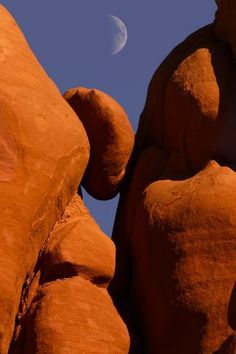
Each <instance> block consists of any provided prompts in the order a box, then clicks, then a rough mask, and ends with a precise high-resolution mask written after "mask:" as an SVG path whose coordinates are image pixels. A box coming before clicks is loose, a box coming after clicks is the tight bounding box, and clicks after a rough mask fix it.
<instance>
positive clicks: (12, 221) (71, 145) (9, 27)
mask: <svg viewBox="0 0 236 354" xmlns="http://www.w3.org/2000/svg"><path fill="white" fill-rule="evenodd" d="M0 17H1V21H0V62H1V65H0V77H1V87H0V116H1V121H0V171H1V172H0V200H1V214H0V226H1V247H0V269H1V272H0V317H1V322H0V352H1V353H2V354H5V353H7V352H8V346H9V344H10V341H11V338H12V334H13V331H14V326H15V317H16V314H17V311H18V305H19V299H20V295H21V290H22V286H23V284H24V283H25V282H27V279H28V278H30V277H31V273H32V270H33V268H34V265H35V263H36V261H37V257H38V252H39V250H40V248H41V246H42V244H43V243H44V241H45V239H46V238H47V237H48V234H49V232H50V231H51V229H52V228H53V226H54V224H55V222H56V221H57V219H58V217H59V216H60V215H61V213H62V212H63V210H64V208H65V206H66V204H67V203H68V201H69V200H70V198H71V196H72V195H73V193H74V192H75V190H76V189H77V187H78V184H79V182H80V180H81V178H82V175H83V173H84V170H85V168H86V165H87V161H88V157H89V146H88V141H87V137H86V133H85V132H84V129H83V126H82V124H81V123H80V122H79V120H78V118H77V117H76V115H75V114H74V112H73V110H72V109H71V108H70V107H69V106H68V105H67V104H66V103H65V101H64V99H63V98H62V97H61V95H60V92H59V91H58V89H57V88H56V87H55V85H54V83H53V82H52V81H51V80H50V79H49V78H48V77H47V75H46V73H45V72H44V70H43V69H42V68H41V66H40V65H39V63H38V62H37V60H36V59H35V57H34V55H33V54H32V52H31V50H30V48H29V47H28V45H27V43H26V41H25V39H24V37H23V35H22V33H21V32H20V30H19V28H18V27H17V25H16V23H15V21H14V20H13V18H12V17H11V16H10V14H9V13H8V12H7V11H6V10H5V9H4V8H3V6H0Z"/></svg>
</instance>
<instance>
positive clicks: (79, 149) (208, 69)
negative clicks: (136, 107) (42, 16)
mask: <svg viewBox="0 0 236 354" xmlns="http://www.w3.org/2000/svg"><path fill="white" fill-rule="evenodd" d="M217 3H218V6H219V8H218V12H217V16H216V20H215V22H214V24H212V25H209V26H206V27H204V28H202V29H200V30H199V31H197V32H195V33H194V34H192V35H191V36H190V37H188V38H187V39H186V40H185V41H184V42H183V43H181V44H180V45H179V46H178V47H176V48H175V49H174V50H173V51H172V52H171V53H170V55H169V56H168V57H167V58H166V59H165V61H164V62H163V63H162V64H161V66H160V67H159V68H158V69H157V71H156V73H155V74H154V76H153V78H152V80H151V83H150V86H149V90H148V96H147V101H146V105H145V107H144V111H143V113H142V114H141V118H140V122H139V127H138V131H137V134H136V140H135V145H134V149H133V143H134V134H133V131H132V128H131V126H130V123H129V120H128V117H127V115H126V113H125V112H124V110H123V109H122V107H121V106H120V105H119V104H118V103H117V102H116V101H115V100H114V99H113V98H111V97H110V96H108V95H107V94H105V93H103V92H101V91H99V90H96V89H93V90H91V89H87V88H81V87H78V88H75V89H70V90H69V91H67V92H66V94H65V95H64V98H63V97H61V95H60V93H59V91H58V89H57V88H56V86H55V84H54V83H53V82H52V81H51V80H50V79H49V78H48V77H47V75H46V73H45V72H44V70H43V69H42V67H41V66H40V64H39V63H38V62H37V60H36V58H35V57H34V55H33V53H32V52H31V50H30V48H29V47H28V45H27V43H26V41H25V39H24V36H23V35H22V33H21V31H20V30H19V28H18V26H17V25H16V23H15V21H14V20H13V18H12V17H11V15H10V14H9V13H8V12H7V11H6V10H5V9H4V7H3V6H0V17H1V22H0V62H1V67H0V75H1V79H2V80H1V87H0V113H1V115H0V167H1V172H0V192H1V193H0V200H1V214H0V224H1V234H0V235H1V236H0V240H1V244H0V256H1V257H0V269H1V273H0V315H1V321H0V353H1V354H7V353H9V354H34V353H35V354H36V353H37V354H45V353H47V354H66V353H73V354H77V353H78V354H81V353H85V354H86V353H97V354H105V353H106V354H128V353H134V354H144V353H147V354H180V353H181V354H235V353H236V332H235V331H236V239H235V230H236V202H235V200H236V173H235V172H236V154H235V149H236V140H235V132H236V123H235V114H236V107H235V99H236V96H235V92H236V91H235V82H236V75H235V56H236V49H235V48H236V31H235V25H234V16H233V15H234V13H235V12H234V9H235V4H234V1H233V0H227V1H226V0H218V1H217ZM66 101H67V102H66ZM68 103H69V104H68ZM70 106H71V107H70ZM132 149H133V151H132ZM130 156H131V157H130ZM80 185H83V186H84V187H85V188H86V190H87V191H88V192H89V193H90V194H91V195H92V196H94V197H96V198H98V199H109V198H112V197H114V196H115V195H116V194H117V193H118V192H119V191H121V196H120V202H119V207H118V210H117V215H116V221H115V225H114V230H113V240H114V242H115V245H116V252H115V247H114V244H113V242H112V241H111V240H110V239H109V238H107V237H106V235H105V234H104V233H103V232H102V231H101V229H100V228H99V226H98V225H97V223H96V222H95V220H94V219H93V217H92V216H91V215H90V213H89V211H88V209H87V208H86V206H85V205H84V202H83V200H82V197H81V195H79V194H78V190H80ZM115 253H116V255H115ZM115 260H116V264H115ZM114 272H115V274H114Z"/></svg>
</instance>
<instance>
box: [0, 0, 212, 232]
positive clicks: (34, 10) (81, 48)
mask: <svg viewBox="0 0 236 354" xmlns="http://www.w3.org/2000/svg"><path fill="white" fill-rule="evenodd" d="M1 3H2V4H3V5H4V6H6V7H7V8H8V10H10V12H11V13H12V14H13V15H14V17H15V18H16V20H17V22H18V23H19V25H20V26H21V28H22V30H23V32H24V34H25V36H26V38H27V40H28V42H29V44H30V46H31V48H32V49H33V51H34V53H35V54H36V56H37V57H38V59H39V61H40V62H41V64H42V65H43V67H44V68H45V70H46V71H47V73H48V74H49V76H50V77H51V78H52V79H53V80H54V81H55V82H56V84H57V85H58V87H59V89H60V90H61V92H62V93H64V92H65V91H66V90H67V89H68V88H71V87H75V86H85V87H95V88H98V89H100V90H103V91H105V92H107V93H108V94H110V95H111V96H113V97H114V98H115V99H116V100H117V101H118V102H120V104H121V105H122V106H123V107H124V109H125V110H126V112H127V113H128V115H129V118H130V120H131V122H132V125H133V127H134V129H135V130H136V128H137V124H138V119H139V115H140V113H141V111H142V109H143V106H144V102H145V99H146V92H147V87H148V83H149V81H150V79H151V76H152V74H153V73H154V71H155V70H156V68H157V67H158V65H159V64H160V63H161V62H162V60H163V59H164V58H165V56H166V55H167V54H168V53H169V52H170V50H171V49H173V47H174V46H176V45H177V44H178V43H179V42H181V41H182V40H183V39H184V38H185V37H186V36H187V35H189V34H190V33H191V32H193V31H194V30H196V29H198V28H200V27H202V26H204V25H205V24H207V23H210V22H212V20H213V19H214V13H215V9H216V6H215V3H214V1H213V0H198V1H196V0H178V1H175V0H162V1H161V0H40V1H32V0H5V1H1ZM109 14H111V15H115V16H118V17H120V18H121V19H122V20H123V21H124V23H125V24H126V26H127V29H128V42H127V45H126V47H125V49H124V50H123V51H122V52H121V53H119V54H118V55H116V56H110V55H109V50H108V42H109V25H108V17H107V16H108V15H109ZM84 197H85V201H86V204H87V205H88V207H89V209H90V211H91V213H92V214H93V216H94V217H95V218H96V220H97V221H98V223H99V224H100V226H101V228H102V229H103V230H104V231H105V232H106V233H107V234H108V235H110V234H111V230H112V225H113V220H114V215H115V209H116V205H117V200H118V198H115V199H113V200H112V201H107V202H101V201H96V200H94V199H93V198H91V197H89V196H88V195H86V194H85V195H84Z"/></svg>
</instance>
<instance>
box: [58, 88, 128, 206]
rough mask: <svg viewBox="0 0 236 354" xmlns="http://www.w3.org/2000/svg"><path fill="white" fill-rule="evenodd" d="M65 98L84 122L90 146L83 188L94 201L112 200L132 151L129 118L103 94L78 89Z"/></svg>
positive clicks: (72, 90) (114, 102)
mask: <svg viewBox="0 0 236 354" xmlns="http://www.w3.org/2000/svg"><path fill="white" fill-rule="evenodd" d="M64 97H65V99H66V100H67V101H68V103H69V104H70V105H71V107H72V108H73V109H74V111H75V112H76V113H77V114H78V116H79V118H80V120H81V122H82V123H83V125H84V128H85V130H86V132H87V134H88V138H89V142H90V146H91V155H90V160H89V164H88V167H87V170H86V172H85V175H84V178H83V182H82V185H83V186H84V188H85V189H86V190H87V192H88V193H89V194H91V196H93V197H94V198H97V199H111V198H113V197H114V196H115V195H116V194H117V193H118V192H119V190H120V185H121V182H122V181H123V178H124V175H125V171H126V165H127V163H128V161H129V158H130V155H131V152H132V149H133V144H134V133H133V129H132V127H131V125H130V122H129V119H128V117H127V115H126V113H125V111H124V109H123V108H122V107H121V106H120V105H119V104H118V103H117V102H116V101H115V100H114V99H113V98H112V97H110V96H108V95H107V94H105V93H104V92H102V91H99V90H96V89H93V90H91V89H87V88H79V87H78V88H75V89H71V90H69V91H67V92H66V93H65V95H64ZM95 176H96V177H95Z"/></svg>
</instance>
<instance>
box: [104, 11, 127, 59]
mask: <svg viewBox="0 0 236 354" xmlns="http://www.w3.org/2000/svg"><path fill="white" fill-rule="evenodd" d="M108 17H109V22H110V25H111V44H110V53H111V55H116V54H118V53H120V52H121V51H122V49H123V48H124V47H125V45H126V43H127V40H128V31H127V28H126V26H125V24H124V22H123V21H121V19H120V18H118V17H116V16H113V15H109V16H108Z"/></svg>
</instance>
